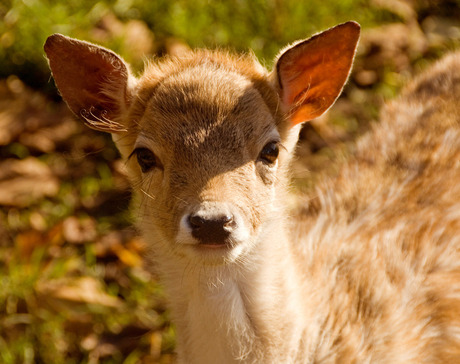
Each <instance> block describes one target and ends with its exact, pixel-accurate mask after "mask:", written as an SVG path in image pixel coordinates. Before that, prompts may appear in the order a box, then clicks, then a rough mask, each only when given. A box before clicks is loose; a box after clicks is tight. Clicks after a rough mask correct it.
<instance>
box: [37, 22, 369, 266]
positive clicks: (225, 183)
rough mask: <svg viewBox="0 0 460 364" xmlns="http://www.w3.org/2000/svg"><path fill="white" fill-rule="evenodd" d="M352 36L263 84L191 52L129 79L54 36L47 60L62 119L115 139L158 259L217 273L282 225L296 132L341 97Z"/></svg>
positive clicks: (320, 38) (314, 41) (338, 34)
mask: <svg viewBox="0 0 460 364" xmlns="http://www.w3.org/2000/svg"><path fill="white" fill-rule="evenodd" d="M359 29H360V28H359V25H358V24H357V23H354V22H348V23H344V24H341V25H339V26H336V27H334V28H331V29H329V30H327V31H325V32H323V33H320V34H317V35H315V36H313V37H312V38H310V39H308V40H305V41H301V42H298V43H296V44H294V45H293V46H291V47H288V48H286V49H285V50H284V51H282V52H281V53H280V55H279V56H278V58H277V60H276V62H275V66H274V69H273V71H272V72H270V73H269V72H267V71H266V70H265V69H264V68H263V67H262V66H261V65H260V64H259V63H258V62H257V61H256V60H255V58H254V57H252V56H233V55H229V54H226V53H222V52H215V51H195V52H190V53H189V54H187V55H185V56H183V57H181V58H175V59H171V58H170V59H165V60H161V61H159V62H152V63H150V64H148V65H147V67H146V70H145V71H144V74H143V75H142V76H141V77H139V78H136V77H134V76H133V75H132V73H131V72H130V70H129V67H128V65H127V64H126V63H125V62H124V61H123V60H122V59H121V58H120V57H119V56H118V55H116V54H115V53H113V52H111V51H109V50H107V49H105V48H102V47H99V46H96V45H93V44H90V43H87V42H83V41H79V40H75V39H71V38H68V37H65V36H63V35H60V34H54V35H52V36H50V37H49V38H48V40H47V41H46V44H45V51H46V54H47V56H48V59H49V63H50V67H51V70H52V73H53V76H54V79H55V82H56V84H57V86H58V88H59V90H60V93H61V94H62V97H63V98H64V100H65V101H66V102H67V104H68V106H69V108H70V109H71V110H72V111H73V112H74V113H75V114H76V115H77V116H79V117H81V118H82V120H83V121H84V122H85V123H86V124H87V125H88V126H89V127H91V128H94V129H97V130H101V131H104V132H109V133H111V134H112V136H113V139H114V141H115V143H116V145H117V147H118V149H119V150H120V152H121V154H122V157H123V159H124V160H125V161H126V165H127V169H128V174H129V177H130V179H131V182H132V186H133V190H134V192H135V194H136V196H137V201H138V202H137V204H138V206H137V209H138V210H137V214H138V215H139V220H140V221H139V226H140V227H141V230H142V231H143V234H144V236H145V238H146V240H147V241H148V242H150V243H151V244H152V246H153V249H154V250H156V251H157V254H168V255H170V254H173V255H175V256H177V257H181V258H183V259H188V260H189V259H194V260H198V261H200V262H203V263H204V264H224V263H229V262H232V261H237V260H238V259H239V258H240V257H243V256H244V255H245V254H248V253H249V252H250V251H252V250H253V249H254V247H255V246H257V243H258V242H259V241H260V240H261V239H262V238H263V237H265V238H266V237H267V236H266V235H267V234H270V232H269V227H270V226H279V224H273V222H274V221H276V220H278V219H280V218H281V217H282V214H283V212H282V210H280V208H279V205H280V204H279V203H277V200H278V199H279V198H280V197H282V195H281V192H280V191H282V190H283V188H282V187H280V185H281V184H282V183H283V180H284V172H283V169H284V168H285V166H286V165H287V161H288V159H289V153H290V152H291V151H292V149H293V148H294V145H295V142H296V140H297V135H298V129H299V126H300V124H301V123H302V122H305V121H308V120H311V119H313V118H316V117H318V116H320V115H321V114H322V113H324V112H325V111H326V110H327V109H328V108H329V107H330V106H331V105H332V104H333V103H334V101H335V100H336V99H337V97H338V96H339V94H340V92H341V90H342V88H343V85H344V84H345V82H346V80H347V78H348V74H349V71H350V68H351V65H352V61H353V57H354V54H355V50H356V45H357V42H358V38H359ZM168 255H167V256H168ZM162 256H163V255H162Z"/></svg>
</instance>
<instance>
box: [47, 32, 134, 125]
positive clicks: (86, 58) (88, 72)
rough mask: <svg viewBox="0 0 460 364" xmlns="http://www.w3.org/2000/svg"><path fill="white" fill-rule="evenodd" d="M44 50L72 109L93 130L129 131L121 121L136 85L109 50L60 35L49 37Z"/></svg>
mask: <svg viewBox="0 0 460 364" xmlns="http://www.w3.org/2000/svg"><path fill="white" fill-rule="evenodd" d="M44 48H45V52H46V55H47V57H48V59H49V64H50V68H51V72H52V74H53V77H54V80H55V82H56V85H57V87H58V89H59V91H60V93H61V95H62V97H63V99H64V100H65V101H66V102H67V105H69V108H70V109H71V110H72V111H73V112H74V113H75V114H76V115H77V116H79V117H81V118H82V119H83V120H84V122H85V123H86V124H87V125H88V126H89V127H90V128H92V129H96V130H100V131H105V132H109V133H120V132H124V131H126V126H125V125H123V123H122V121H121V119H122V116H123V114H124V112H125V111H126V109H127V108H128V106H129V103H130V101H131V98H132V93H133V85H134V83H135V78H134V77H133V76H132V75H131V73H130V71H129V69H128V66H127V65H126V63H125V62H124V61H123V60H122V59H121V58H120V57H119V56H117V55H116V54H115V53H114V52H112V51H110V50H108V49H105V48H102V47H99V46H96V45H94V44H91V43H87V42H83V41H80V40H76V39H72V38H69V37H66V36H64V35H61V34H53V35H51V36H50V37H48V39H47V40H46V43H45V47H44Z"/></svg>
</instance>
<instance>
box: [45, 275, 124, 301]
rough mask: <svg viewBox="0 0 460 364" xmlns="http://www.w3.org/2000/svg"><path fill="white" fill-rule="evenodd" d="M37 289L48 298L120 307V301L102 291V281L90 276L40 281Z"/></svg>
mask: <svg viewBox="0 0 460 364" xmlns="http://www.w3.org/2000/svg"><path fill="white" fill-rule="evenodd" d="M37 291H38V292H39V294H41V295H45V296H47V297H48V298H52V299H59V300H65V301H71V302H75V303H89V304H96V305H101V306H105V307H112V308H120V307H121V306H122V301H121V300H120V299H118V298H117V297H114V296H110V295H109V294H107V293H106V292H105V291H104V287H103V286H102V283H101V282H100V281H98V280H97V279H95V278H92V277H88V276H85V277H78V278H63V279H59V280H54V281H47V282H42V283H40V284H39V285H38V287H37Z"/></svg>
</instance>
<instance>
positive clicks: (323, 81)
mask: <svg viewBox="0 0 460 364" xmlns="http://www.w3.org/2000/svg"><path fill="white" fill-rule="evenodd" d="M359 33H360V26H359V24H358V23H355V22H347V23H344V24H340V25H337V26H336V27H334V28H331V29H329V30H326V31H324V32H322V33H319V34H317V35H314V36H313V37H311V38H310V39H307V40H304V41H301V42H299V43H297V44H295V45H293V46H291V47H290V48H288V49H286V50H285V51H284V52H282V53H281V55H280V56H279V57H278V60H277V62H276V66H275V69H274V71H273V75H272V76H273V80H274V82H275V87H276V88H277V90H278V93H279V97H280V100H281V104H282V106H283V108H284V111H285V112H286V113H287V115H288V117H289V119H290V122H291V125H296V124H299V123H302V122H304V121H309V120H312V119H314V118H317V117H318V116H320V115H321V114H323V113H324V112H325V111H326V110H327V109H329V108H330V107H331V106H332V104H334V102H335V100H336V99H337V98H338V97H339V95H340V93H341V92H342V88H343V86H344V84H345V83H346V81H347V79H348V75H349V73H350V70H351V66H352V64H353V58H354V56H355V51H356V46H357V44H358V40H359Z"/></svg>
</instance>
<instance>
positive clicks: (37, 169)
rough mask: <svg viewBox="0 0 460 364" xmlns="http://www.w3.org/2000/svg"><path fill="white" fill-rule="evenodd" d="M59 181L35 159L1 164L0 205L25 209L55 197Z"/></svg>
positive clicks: (45, 166)
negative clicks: (46, 198) (41, 200)
mask: <svg viewBox="0 0 460 364" xmlns="http://www.w3.org/2000/svg"><path fill="white" fill-rule="evenodd" d="M58 191H59V181H58V179H57V178H56V177H55V176H54V175H53V173H52V171H51V169H50V168H49V167H48V166H47V165H46V164H45V163H43V162H41V161H40V160H38V159H37V158H34V157H28V158H25V159H22V160H17V159H7V160H6V161H3V162H1V163H0V205H7V206H18V207H25V206H27V205H29V204H31V203H33V202H36V201H37V200H39V199H41V198H43V197H51V196H55V195H56V194H57V193H58Z"/></svg>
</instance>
